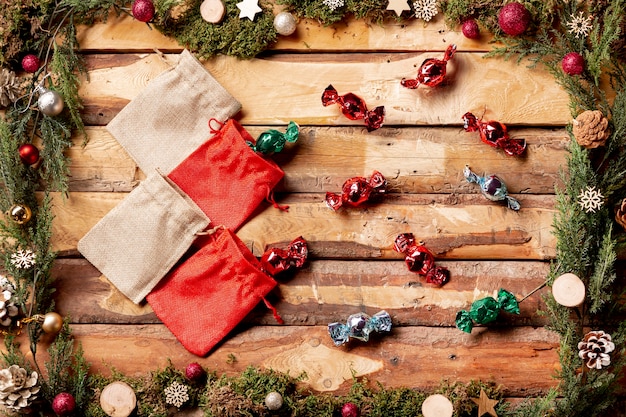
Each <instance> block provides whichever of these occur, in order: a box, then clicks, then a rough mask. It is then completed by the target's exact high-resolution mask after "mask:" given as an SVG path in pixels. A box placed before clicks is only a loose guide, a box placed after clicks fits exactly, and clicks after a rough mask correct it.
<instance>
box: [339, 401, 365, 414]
mask: <svg viewBox="0 0 626 417" xmlns="http://www.w3.org/2000/svg"><path fill="white" fill-rule="evenodd" d="M360 415H361V411H360V410H359V407H357V406H356V404H354V403H345V404H344V405H343V407H341V417H359V416H360Z"/></svg>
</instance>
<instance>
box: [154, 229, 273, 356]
mask: <svg viewBox="0 0 626 417" xmlns="http://www.w3.org/2000/svg"><path fill="white" fill-rule="evenodd" d="M276 284H277V283H276V281H274V279H272V278H271V277H270V276H269V275H267V274H265V273H263V272H261V269H260V263H259V261H258V260H257V258H255V257H254V255H253V254H252V252H250V250H249V249H248V248H247V247H246V245H245V244H244V243H243V242H242V241H241V240H240V239H239V238H238V237H237V236H236V235H235V234H234V233H233V232H232V231H231V230H229V229H225V228H218V229H217V230H216V231H215V232H214V233H213V234H211V235H210V236H208V237H207V240H206V241H205V245H204V246H203V247H202V248H200V249H199V250H198V251H197V252H196V253H194V254H193V255H192V256H191V257H190V258H189V259H187V260H186V261H184V262H183V263H181V264H180V265H179V266H178V267H176V268H175V269H173V270H172V271H171V272H170V273H169V274H168V275H167V276H166V277H165V278H164V279H163V280H161V282H160V283H159V284H158V285H157V286H156V287H155V288H154V290H153V291H152V292H151V293H150V294H148V296H147V297H146V299H147V300H148V303H149V304H150V306H151V307H152V309H153V310H154V312H155V313H156V315H157V316H158V317H159V319H160V320H161V321H162V322H163V324H165V325H166V326H167V327H168V328H169V329H170V331H171V332H172V333H173V334H174V336H176V338H177V339H178V340H179V341H180V343H181V344H182V345H183V346H184V347H185V348H186V349H187V350H188V351H189V352H191V353H193V354H195V355H198V356H204V355H206V354H207V353H208V352H209V351H210V350H211V349H212V348H213V347H214V346H215V345H216V344H217V343H218V342H219V341H220V340H222V339H223V338H224V337H225V336H226V335H227V334H228V333H229V332H230V331H231V330H232V329H233V328H234V327H235V326H236V325H237V324H238V323H239V322H241V320H243V319H244V318H245V316H246V315H247V314H248V313H249V312H250V311H251V310H252V309H253V308H254V307H255V306H256V305H257V304H258V303H259V302H260V301H265V296H266V295H267V294H268V293H269V292H270V291H271V290H272V289H273V288H274V287H275V286H276ZM266 304H267V302H266ZM268 306H269V304H268ZM277 319H279V318H278V317H277Z"/></svg>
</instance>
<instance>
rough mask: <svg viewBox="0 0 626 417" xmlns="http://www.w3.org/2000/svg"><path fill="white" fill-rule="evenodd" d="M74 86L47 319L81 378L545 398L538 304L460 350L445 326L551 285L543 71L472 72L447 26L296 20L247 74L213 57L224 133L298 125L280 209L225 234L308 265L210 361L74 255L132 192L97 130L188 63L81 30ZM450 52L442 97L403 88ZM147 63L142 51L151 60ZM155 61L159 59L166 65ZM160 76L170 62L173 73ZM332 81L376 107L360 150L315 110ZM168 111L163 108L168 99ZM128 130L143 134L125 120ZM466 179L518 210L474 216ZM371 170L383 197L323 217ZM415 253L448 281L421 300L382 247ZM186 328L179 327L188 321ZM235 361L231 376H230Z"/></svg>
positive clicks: (244, 66) (549, 339)
mask: <svg viewBox="0 0 626 417" xmlns="http://www.w3.org/2000/svg"><path fill="white" fill-rule="evenodd" d="M80 41H81V47H82V50H83V52H84V55H85V58H86V62H87V65H88V77H87V78H86V79H85V80H84V82H83V84H82V87H81V95H82V97H83V99H84V103H85V110H84V113H83V117H84V120H85V122H86V123H87V124H88V128H87V133H88V136H89V143H88V144H87V145H86V146H84V147H83V146H81V141H82V138H78V137H77V138H75V146H74V147H73V148H72V149H71V150H70V156H71V158H72V178H71V191H72V192H71V194H70V197H69V199H66V200H64V199H63V198H61V197H60V196H58V198H56V199H55V207H54V214H55V216H56V218H55V226H54V236H55V237H54V247H55V249H56V250H58V251H59V253H60V254H61V256H60V258H59V259H58V261H57V263H56V267H55V269H54V275H55V277H56V283H57V288H58V292H57V303H58V310H59V312H60V313H62V314H69V315H71V317H72V321H73V323H74V324H73V329H74V333H75V335H76V336H77V340H78V341H80V342H81V343H82V345H83V347H84V349H85V355H86V357H87V358H88V359H89V360H90V361H91V363H92V365H93V367H94V370H99V371H103V372H107V369H109V367H110V366H113V367H115V368H117V369H118V370H120V371H123V372H127V373H129V374H139V373H144V372H146V371H148V370H150V369H154V368H155V367H159V366H165V365H166V364H167V361H168V359H170V360H172V362H173V363H174V364H175V365H177V366H180V367H181V368H182V367H184V366H185V365H186V364H187V363H189V362H191V361H198V362H200V363H201V364H203V365H205V366H207V367H209V368H212V369H215V370H216V371H217V372H218V373H222V372H223V373H227V374H233V373H235V372H239V371H241V370H242V369H244V368H245V367H247V366H249V365H256V366H261V367H271V368H274V369H277V370H281V371H285V372H292V373H294V374H297V373H299V372H301V371H306V373H307V375H308V376H309V379H308V381H307V382H308V383H309V384H310V386H311V387H312V388H314V389H316V390H319V391H330V392H337V393H342V392H345V390H346V389H347V387H348V385H349V381H350V379H351V378H352V374H353V373H354V374H355V375H357V376H367V377H368V378H369V379H371V380H376V381H380V382H381V383H383V384H385V385H388V386H409V387H419V388H425V389H428V388H432V387H435V386H437V385H438V384H439V383H440V381H441V380H442V379H447V380H452V381H456V380H459V381H464V382H468V381H470V380H472V379H483V380H493V381H495V382H496V383H498V384H501V385H502V387H503V390H504V393H505V394H506V395H507V396H508V397H511V398H515V397H525V396H534V395H540V394H542V393H545V392H546V391H547V390H548V389H549V388H550V387H553V386H555V384H556V381H555V380H554V379H553V375H554V372H555V370H556V369H558V356H557V347H558V340H557V337H556V336H555V335H554V334H552V333H550V332H549V331H547V330H545V329H543V327H542V326H543V325H544V324H545V318H543V317H541V316H539V315H538V314H537V310H538V309H541V307H542V301H541V294H542V293H543V292H545V291H547V289H544V290H542V291H540V292H538V293H536V294H534V295H532V296H531V297H530V298H528V299H527V300H526V301H524V302H523V303H522V305H521V310H522V311H521V314H520V315H519V316H509V315H506V316H505V317H502V318H501V320H499V322H498V323H497V324H496V325H494V326H492V327H490V328H477V329H475V330H474V331H473V332H472V334H471V335H468V334H465V333H462V332H460V331H459V330H457V329H456V328H454V316H455V314H456V312H457V311H458V310H460V309H466V308H469V306H470V304H471V302H472V301H473V300H476V299H478V298H482V297H484V296H487V295H493V294H494V293H495V291H497V290H498V289H499V288H501V287H504V288H507V289H509V290H510V291H512V292H513V293H515V294H516V296H517V297H518V298H521V297H523V296H524V295H526V294H528V293H529V292H530V291H531V290H533V289H534V288H536V287H537V286H539V285H540V284H541V283H542V282H543V281H544V279H545V276H546V274H547V271H548V268H549V260H550V259H551V258H553V257H554V255H555V249H554V248H555V240H554V237H553V236H552V234H551V228H552V220H553V215H554V202H555V196H554V190H555V186H558V184H559V178H560V174H561V169H562V168H561V167H562V166H563V163H564V161H565V158H566V148H567V143H568V138H567V134H566V132H565V129H564V126H565V125H566V124H567V123H568V122H569V121H570V115H569V110H568V98H567V96H566V94H565V93H564V92H563V91H562V90H561V89H560V88H559V87H558V86H557V85H556V84H555V82H554V80H553V79H552V77H551V76H550V75H549V74H547V73H546V72H545V71H542V70H540V69H528V68H526V67H525V66H524V65H516V64H515V63H513V62H505V61H503V60H500V59H485V58H484V53H485V52H486V51H488V50H489V48H490V45H489V43H488V41H489V40H488V39H482V40H481V41H472V40H468V39H465V38H464V37H463V36H462V35H461V34H460V32H459V31H452V30H450V29H448V28H446V27H445V25H444V23H443V21H442V19H441V18H440V17H437V18H436V19H434V21H432V22H431V23H430V24H428V25H424V24H423V22H421V21H419V22H418V21H413V22H410V23H408V24H406V23H403V24H397V23H392V22H390V23H389V24H388V25H384V26H378V25H370V24H368V23H365V22H362V21H349V22H347V23H342V24H338V25H334V26H331V27H324V26H322V25H320V24H318V23H317V22H313V21H301V22H300V23H299V25H298V31H297V33H296V34H295V35H293V36H291V37H289V38H282V39H281V40H280V41H279V42H278V43H277V44H276V45H275V47H274V48H273V50H272V51H270V52H268V53H267V54H263V55H262V56H261V57H259V58H256V59H251V60H238V59H235V58H231V57H224V56H220V57H217V58H214V59H211V60H208V61H205V62H203V64H204V66H205V67H206V68H207V70H209V71H210V72H211V74H212V75H213V76H214V77H215V78H216V79H217V81H218V82H219V83H221V84H222V85H223V86H224V87H225V88H226V89H227V90H228V91H229V92H230V93H231V94H232V95H234V96H235V98H237V99H238V100H239V101H240V102H241V103H242V105H243V109H242V111H241V112H240V114H238V115H237V116H236V118H237V119H238V120H239V121H240V122H241V123H242V124H243V125H244V126H245V127H246V128H248V129H249V131H250V133H251V134H252V135H253V136H256V135H258V134H259V133H260V132H262V131H263V130H265V129H267V128H270V127H271V128H277V129H284V128H285V126H286V124H287V123H288V122H289V121H290V120H294V121H296V122H297V123H299V124H300V126H301V128H302V129H301V135H300V139H299V140H298V142H297V143H296V144H295V145H294V146H290V147H288V149H287V150H286V151H285V152H284V153H282V154H280V155H277V156H275V157H274V158H275V160H276V162H277V163H278V164H279V165H280V166H281V167H282V168H283V169H284V171H285V179H284V181H283V182H282V183H281V184H280V186H279V188H278V190H277V191H278V193H277V198H278V201H279V202H280V203H285V204H289V205H290V209H289V212H287V213H285V212H279V211H278V210H276V209H274V208H272V207H268V206H264V207H263V208H261V209H260V210H259V212H258V213H257V214H256V215H255V217H253V218H252V219H250V221H249V222H247V223H246V224H245V225H244V226H243V227H242V228H241V229H240V230H239V231H238V235H239V236H240V237H241V238H242V240H243V241H244V242H245V243H246V244H247V245H248V246H249V247H250V248H251V250H252V251H253V253H255V254H256V255H257V256H260V254H261V253H262V252H263V251H264V250H265V249H266V248H268V247H271V246H275V245H280V244H285V243H287V242H289V241H291V240H292V239H293V238H295V237H297V236H299V235H302V236H304V237H305V239H307V240H308V241H309V243H310V247H311V257H310V262H309V263H308V265H307V266H306V267H305V268H304V269H303V270H301V271H300V272H298V273H297V274H295V276H293V277H292V278H290V279H288V280H284V281H281V282H280V285H279V287H278V288H277V290H276V291H275V292H274V293H273V294H272V295H271V296H270V299H271V301H272V302H273V303H274V304H275V306H276V307H277V308H278V311H279V312H280V314H281V316H282V317H283V319H284V320H285V325H283V326H279V325H277V324H276V322H275V321H274V320H273V318H272V316H271V314H270V313H269V312H268V311H267V310H266V309H265V308H264V307H259V308H257V309H255V311H253V313H252V314H250V315H249V317H247V318H246V320H245V321H244V323H242V325H241V326H239V327H238V328H237V329H236V331H234V332H233V334H231V335H230V336H229V337H228V338H226V339H225V340H224V342H223V343H221V344H220V345H219V346H218V347H217V348H216V349H215V350H214V351H213V352H211V353H210V354H209V356H208V357H206V358H197V357H194V356H193V355H191V354H190V353H188V352H186V351H185V349H184V348H183V347H182V346H181V345H180V344H179V343H178V342H177V341H176V339H175V338H174V337H173V336H172V335H171V333H170V332H169V331H168V330H167V328H165V327H164V326H163V325H162V324H160V322H159V320H158V319H157V318H156V316H155V315H154V314H153V312H152V311H151V309H150V307H149V306H148V305H134V304H133V303H132V302H130V301H129V300H127V299H125V298H124V296H123V295H121V294H120V293H119V292H118V291H117V290H116V289H115V288H114V287H113V286H112V285H111V284H110V283H109V282H108V281H107V279H106V277H104V276H102V275H101V274H100V272H99V271H98V270H96V269H95V268H94V267H93V266H91V265H90V264H89V263H88V262H87V261H85V260H84V259H83V258H82V257H80V254H79V253H78V251H77V249H76V244H77V242H78V240H79V239H80V238H81V237H82V236H83V235H84V234H85V233H86V232H87V231H88V230H89V229H90V228H91V227H92V226H93V225H95V224H96V223H97V222H98V221H99V220H100V219H101V218H102V217H103V216H104V215H105V214H106V213H107V212H108V211H109V210H111V209H112V208H113V207H115V206H116V205H117V204H118V203H119V202H120V201H121V200H122V199H124V198H125V196H126V195H127V194H128V193H129V192H130V191H131V190H132V189H133V188H134V187H135V186H136V185H137V184H138V183H139V182H140V181H141V180H142V179H143V178H144V175H143V173H142V172H141V171H140V170H139V169H138V168H137V166H136V165H135V163H134V162H133V161H132V159H131V158H130V157H129V156H128V155H127V154H126V153H125V152H124V150H123V149H122V148H121V146H120V145H119V144H118V143H117V142H116V140H115V139H114V138H113V137H111V135H109V134H108V133H107V131H106V130H105V128H104V126H105V125H106V124H107V123H108V122H109V121H110V120H111V119H112V118H113V117H115V115H116V114H117V113H118V112H119V111H120V110H121V109H122V108H123V107H124V106H125V105H126V104H127V103H128V102H129V101H130V100H132V99H133V98H134V97H135V96H136V95H137V94H138V93H139V92H140V91H142V90H143V89H144V88H145V87H146V86H147V85H148V83H149V82H150V81H151V80H152V79H153V78H154V77H156V76H157V75H158V74H160V73H161V72H162V71H164V70H165V69H166V68H167V67H168V65H169V64H171V63H173V62H175V61H176V59H177V54H178V53H179V52H180V51H181V50H182V48H181V47H180V46H179V45H177V44H176V43H175V42H174V41H172V40H171V39H167V38H165V37H163V36H162V35H160V34H159V33H158V32H157V31H156V30H150V29H149V28H148V27H147V26H146V25H145V24H142V23H139V22H136V21H133V20H132V19H130V18H128V17H112V18H111V19H110V20H109V21H108V22H107V23H106V24H99V25H96V26H94V27H91V28H83V29H82V30H81V33H80ZM452 42H455V43H457V45H458V52H457V54H456V55H455V57H454V59H453V60H452V61H451V62H450V65H449V72H450V83H449V85H446V86H443V87H441V88H438V89H429V88H426V87H420V88H419V89H418V90H408V89H405V88H403V87H401V86H400V83H399V81H400V79H401V78H403V77H414V76H415V73H416V69H417V67H418V66H419V64H420V63H421V62H422V61H423V60H424V59H425V58H427V57H442V56H443V51H444V50H445V48H446V47H447V45H448V44H449V43H452ZM155 49H156V50H158V51H160V53H155V52H154V50H155ZM161 53H162V54H161ZM168 63H169V64H168ZM328 84H333V85H334V86H335V87H336V88H337V90H338V91H339V93H340V94H345V93H348V92H353V93H355V94H358V95H360V96H361V97H363V98H364V99H365V101H366V102H367V104H368V106H369V107H374V106H376V105H385V108H386V110H387V115H386V119H385V126H384V127H383V128H381V129H380V130H377V131H374V132H371V133H367V132H366V130H365V129H364V127H363V125H362V123H361V122H351V121H349V120H347V119H346V118H344V117H343V116H341V115H340V113H339V110H338V108H337V106H329V107H323V106H322V105H321V102H320V96H321V93H322V91H323V90H324V88H325V87H326V86H327V85H328ZM165 99H166V98H165ZM467 111H472V112H474V113H475V114H477V115H481V114H483V113H484V117H485V118H486V119H496V120H499V121H501V122H504V123H507V125H508V127H509V130H510V134H511V136H513V137H524V138H526V139H527V141H528V150H527V155H526V156H525V157H523V158H512V157H507V156H505V155H504V154H503V153H502V152H501V151H499V150H495V149H493V148H491V147H489V146H487V145H485V144H483V143H481V142H480V140H479V137H478V134H477V133H466V132H464V131H463V129H462V126H461V116H462V115H463V114H464V113H465V112H467ZM138 123H140V121H138ZM465 164H470V165H471V167H472V169H473V170H474V171H475V172H477V173H496V174H498V175H499V176H501V177H502V179H503V180H505V181H506V183H507V185H508V187H509V189H510V192H511V193H512V194H513V195H514V196H515V197H516V198H518V199H519V200H520V202H521V204H522V209H521V210H520V211H519V212H517V213H516V212H513V211H511V210H508V209H506V208H505V207H504V206H502V205H501V204H498V203H493V202H490V201H487V200H486V199H484V198H483V197H482V196H481V195H480V194H479V193H478V191H477V189H476V188H475V186H473V185H471V184H468V183H467V182H466V181H465V179H464V178H463V174H462V169H463V167H464V166H465ZM374 169H376V170H379V171H380V172H382V173H383V174H384V175H385V176H386V177H387V178H388V179H389V183H390V191H391V194H390V195H389V196H388V197H386V198H385V200H384V201H383V202H382V203H381V204H378V205H375V206H371V207H368V208H366V209H353V210H342V211H340V212H337V213H335V212H332V211H331V210H329V209H328V208H327V207H326V206H325V205H324V203H323V198H324V194H325V193H326V192H327V191H333V192H338V191H339V190H340V188H341V184H342V183H343V182H344V181H345V180H346V179H348V178H350V177H353V176H357V175H363V176H368V175H370V174H371V172H372V171H373V170H374ZM404 232H412V233H414V234H415V235H416V236H417V237H418V238H420V239H422V240H424V241H425V242H426V244H427V246H428V247H429V248H431V249H432V250H433V251H434V252H435V253H436V256H437V262H438V263H439V264H441V265H443V266H446V267H448V268H449V269H450V271H451V280H450V282H449V283H448V284H446V285H445V286H444V287H442V288H434V287H431V286H429V285H427V284H425V283H424V282H423V279H422V278H420V277H419V276H417V275H415V274H412V273H410V272H409V271H408V270H407V269H406V267H405V265H404V263H403V261H402V259H401V257H400V256H399V255H398V254H397V253H395V252H394V251H393V250H392V247H393V240H394V239H395V236H397V235H398V234H399V233H404ZM382 309H386V310H387V311H388V312H389V313H390V314H391V316H392V319H393V322H394V325H395V327H394V329H393V331H392V334H390V335H388V336H385V337H381V338H376V339H375V340H373V341H370V342H369V343H367V344H364V343H358V342H357V343H351V344H349V345H348V346H342V347H335V346H334V345H333V343H332V341H331V340H330V338H329V336H328V333H327V330H326V325H327V324H328V323H330V322H333V321H343V320H345V319H346V318H347V316H348V315H350V314H352V313H356V312H359V311H365V312H367V313H370V314H373V313H375V312H377V311H379V310H382ZM190 314H191V312H190ZM232 355H234V357H235V358H236V359H237V360H236V361H234V362H233V361H232V360H231V358H232Z"/></svg>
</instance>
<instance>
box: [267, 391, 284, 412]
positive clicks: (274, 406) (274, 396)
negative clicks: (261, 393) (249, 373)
mask: <svg viewBox="0 0 626 417" xmlns="http://www.w3.org/2000/svg"><path fill="white" fill-rule="evenodd" d="M265 406H266V407H267V408H268V409H269V410H271V411H276V410H279V409H280V407H282V406H283V396H282V395H280V393H278V392H276V391H272V392H270V393H269V394H267V395H266V396H265Z"/></svg>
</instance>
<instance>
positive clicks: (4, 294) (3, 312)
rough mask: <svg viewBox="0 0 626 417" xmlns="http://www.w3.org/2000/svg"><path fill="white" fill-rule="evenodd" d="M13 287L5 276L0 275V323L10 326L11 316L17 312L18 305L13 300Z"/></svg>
mask: <svg viewBox="0 0 626 417" xmlns="http://www.w3.org/2000/svg"><path fill="white" fill-rule="evenodd" d="M13 294H15V288H14V287H13V284H11V283H10V282H9V280H8V279H6V278H5V277H2V276H0V325H2V326H5V327H7V326H10V325H11V322H12V321H13V317H15V316H17V314H18V313H19V309H18V307H17V306H16V305H15V300H13V299H12V298H13Z"/></svg>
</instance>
